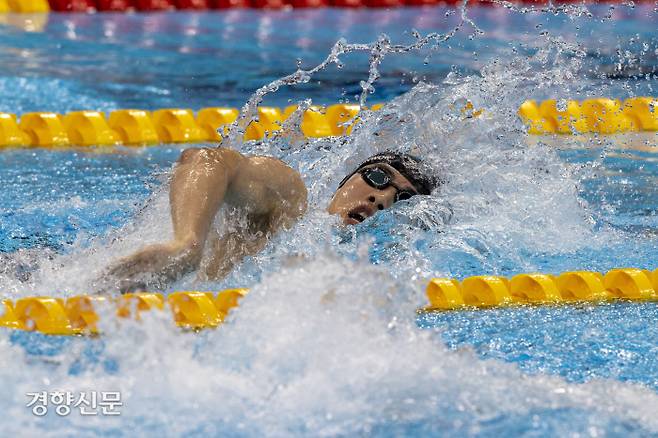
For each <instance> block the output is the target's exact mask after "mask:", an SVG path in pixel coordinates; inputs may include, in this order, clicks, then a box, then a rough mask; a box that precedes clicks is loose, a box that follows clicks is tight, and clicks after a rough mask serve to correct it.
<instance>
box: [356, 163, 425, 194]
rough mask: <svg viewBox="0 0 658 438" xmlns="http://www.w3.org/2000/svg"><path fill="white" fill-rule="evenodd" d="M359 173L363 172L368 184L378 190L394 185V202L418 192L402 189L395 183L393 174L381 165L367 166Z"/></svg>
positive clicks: (362, 174) (362, 176) (362, 175)
mask: <svg viewBox="0 0 658 438" xmlns="http://www.w3.org/2000/svg"><path fill="white" fill-rule="evenodd" d="M359 173H360V174H361V178H363V180H364V181H365V182H366V184H368V185H369V186H370V187H373V188H375V189H377V190H384V189H386V188H388V187H394V188H395V190H396V192H395V198H394V201H393V202H398V201H404V200H406V199H409V198H411V197H412V196H414V195H417V194H418V193H416V192H413V191H411V190H406V189H401V188H400V187H398V186H397V185H395V184H394V183H393V179H392V178H391V175H389V173H388V172H386V171H385V170H384V169H382V168H381V167H366V168H364V169H361V170H359Z"/></svg>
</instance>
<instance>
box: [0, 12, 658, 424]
mask: <svg viewBox="0 0 658 438" xmlns="http://www.w3.org/2000/svg"><path fill="white" fill-rule="evenodd" d="M590 11H591V13H592V15H593V17H587V16H584V15H583V16H574V15H565V14H557V15H555V14H547V13H544V14H540V13H533V14H521V13H518V12H513V11H507V10H504V9H502V8H486V7H485V8H470V9H469V10H468V15H469V17H470V18H471V19H472V20H473V21H474V22H475V24H477V26H478V27H479V28H480V29H481V30H482V31H483V32H484V33H483V34H482V35H473V28H472V27H470V26H465V27H464V28H463V29H462V30H461V31H459V32H458V33H457V34H456V35H455V36H454V37H453V38H452V39H450V40H448V41H447V42H446V43H444V44H441V45H439V46H435V47H434V48H431V49H425V50H423V51H420V52H413V53H410V54H405V55H390V56H388V57H386V59H385V60H384V61H383V63H382V64H381V66H380V67H379V70H380V73H381V79H380V80H379V81H378V82H377V83H375V90H374V93H372V94H370V95H369V96H368V98H369V100H370V101H372V102H375V101H387V102H389V101H390V102H391V103H390V104H388V105H387V106H386V107H385V108H384V109H383V110H381V111H380V112H377V113H371V114H368V115H366V116H365V119H364V123H363V124H362V125H361V126H360V127H359V128H357V129H356V130H355V132H354V134H353V135H352V136H351V137H350V138H349V139H331V138H329V139H317V140H311V141H308V142H307V141H304V140H301V139H299V138H298V136H296V135H295V133H294V129H292V130H291V131H290V132H285V133H284V134H283V135H282V136H280V137H278V138H274V139H271V140H268V141H266V142H264V143H250V144H244V145H240V148H241V150H242V151H243V152H247V153H249V152H260V153H266V154H269V155H274V156H277V157H279V158H282V159H283V160H284V161H286V162H287V163H290V165H291V166H292V167H293V168H295V169H297V170H299V171H300V173H301V174H302V177H303V179H304V180H305V182H306V184H307V186H308V188H309V197H310V209H309V212H308V213H307V215H306V216H305V218H304V220H303V221H301V222H300V223H299V224H297V225H296V226H295V228H294V229H293V230H292V231H291V232H288V233H281V234H280V235H277V236H275V237H274V239H273V241H272V242H271V243H270V244H269V245H268V247H267V248H266V249H265V251H264V252H263V253H262V254H260V255H258V256H256V257H250V258H247V259H246V260H244V262H243V263H242V264H241V265H240V266H239V267H238V268H237V269H236V270H235V271H234V272H233V273H232V274H231V275H229V277H227V278H226V279H223V280H220V281H209V280H207V279H204V278H202V277H198V276H197V275H195V274H190V275H188V276H186V277H184V278H183V279H181V280H180V281H178V282H177V283H176V284H173V285H172V286H171V288H170V290H219V289H221V288H226V287H236V286H247V287H251V292H250V294H249V296H248V297H247V298H246V299H244V300H243V301H242V303H241V305H240V308H239V309H238V311H237V312H235V313H234V314H233V315H232V317H231V318H230V319H229V321H228V322H227V323H226V324H225V325H224V326H223V327H221V328H220V329H218V330H214V331H205V332H202V333H198V334H192V333H184V332H181V331H179V330H178V329H176V328H175V327H174V325H173V324H172V323H171V322H170V315H159V314H157V313H154V314H151V315H146V316H145V317H144V321H142V322H141V323H138V322H134V321H119V320H116V319H115V318H114V317H112V315H111V314H110V313H109V311H108V313H107V314H104V317H103V324H104V325H103V328H104V331H105V332H106V333H105V334H104V335H103V336H102V337H101V338H98V339H88V338H60V337H47V336H43V335H39V334H35V333H25V332H9V331H6V330H3V331H0V383H1V384H2V386H3V388H6V389H5V390H4V391H3V394H4V395H3V398H2V399H0V407H2V409H3V411H5V412H7V415H6V417H5V418H6V420H4V421H2V422H0V432H1V433H2V435H3V436H4V435H9V434H10V433H12V434H22V435H25V434H27V435H36V434H37V433H38V434H40V435H43V436H50V435H58V436H62V435H64V436H68V435H72V434H74V433H76V432H75V431H79V430H83V431H84V433H85V434H87V435H98V436H105V435H107V436H123V435H140V436H141V435H148V436H151V435H163V436H179V435H183V434H185V435H189V436H201V435H204V436H205V435H222V436H260V435H267V436H282V435H313V436H327V435H330V436H334V435H355V434H358V435H364V434H368V435H376V436H400V435H418V436H425V435H440V436H464V435H469V436H500V435H523V436H526V435H527V436H547V435H551V436H554V435H569V436H601V435H603V436H621V435H623V436H650V435H657V434H658V420H656V417H655V412H656V410H657V409H658V363H657V361H656V357H658V324H657V323H656V321H658V307H657V306H656V305H655V303H642V304H640V303H616V304H610V305H605V306H589V305H579V306H569V307H566V306H565V307H559V306H558V307H530V308H521V309H492V310H486V311H469V312H453V313H431V314H419V315H417V314H416V312H415V311H416V309H417V308H418V307H421V306H423V305H425V304H426V299H425V298H424V296H423V287H424V285H425V284H426V281H427V279H429V278H431V277H432V276H449V277H454V278H464V277H467V276H469V275H477V274H482V273H493V274H499V275H507V276H511V275H514V274H516V273H519V272H531V271H539V272H547V273H558V272H562V271H566V270H575V269H587V270H599V271H606V270H608V269H611V268H613V267H620V266H633V267H639V268H647V269H655V268H656V267H657V266H656V265H655V260H656V259H658V257H657V256H658V232H656V230H657V229H658V228H657V227H658V219H657V213H656V212H657V208H656V207H657V206H658V188H657V187H658V184H656V183H657V182H658V181H657V180H658V177H657V175H658V155H656V144H657V143H656V139H657V137H656V135H655V134H653V133H645V134H628V135H624V136H621V135H618V136H610V137H601V138H598V137H596V136H592V137H589V136H578V137H573V138H572V137H568V138H567V137H561V138H557V139H556V138H549V137H546V138H544V137H536V138H530V137H527V136H526V135H525V134H524V129H523V126H522V125H521V123H520V121H519V120H518V118H517V116H516V109H517V108H518V106H519V105H520V103H521V102H522V101H523V100H524V99H526V98H535V99H543V98H548V97H556V98H578V99H582V98H586V97H590V96H609V97H618V98H625V97H628V96H632V95H655V94H656V90H655V87H656V85H657V82H656V72H657V71H658V40H657V39H656V34H655V29H656V25H657V24H658V13H657V11H656V9H655V6H654V5H649V4H640V5H639V6H636V7H634V8H631V7H628V6H619V7H616V8H615V9H614V10H611V9H610V8H609V6H604V5H600V6H594V7H590ZM608 15H610V17H608ZM458 20H459V13H454V11H453V10H451V9H444V8H431V9H420V8H419V9H416V8H405V9H400V10H394V11H379V10H358V11H349V10H333V9H328V10H313V11H269V12H267V11H229V12H221V13H220V12H212V13H201V14H199V13H180V12H177V13H161V14H128V15H125V14H97V15H77V14H66V15H64V14H61V15H60V14H51V15H50V16H49V17H48V20H47V24H45V26H44V27H43V29H41V31H39V32H30V33H27V32H25V31H23V30H20V29H19V28H17V27H16V26H13V25H12V26H10V25H6V26H2V27H0V58H1V64H0V65H1V66H2V67H0V96H1V97H2V99H0V111H9V112H15V113H23V112H27V111H36V110H41V111H58V112H65V111H69V110H75V109H100V110H104V111H109V110H112V109H116V108H127V107H139V108H145V109H154V108H161V107H191V108H195V109H198V108H201V107H205V106H219V105H222V106H241V105H242V104H243V103H244V102H245V101H246V100H247V98H249V96H250V95H251V94H252V93H253V92H254V91H255V89H256V88H258V87H260V86H262V85H263V84H265V83H267V82H269V81H271V80H274V79H276V78H278V77H280V76H283V75H285V74H288V73H291V72H293V71H294V69H295V68H296V62H297V59H298V58H300V59H301V65H302V66H303V67H304V68H308V67H311V66H313V65H315V64H317V63H319V62H320V61H321V60H322V59H323V58H324V57H325V56H326V55H327V53H328V51H329V49H330V48H331V46H332V44H333V43H334V42H335V41H336V40H337V39H338V38H339V37H345V38H346V40H347V41H349V42H370V41H374V40H375V39H376V38H377V36H378V35H379V34H380V33H382V32H384V33H386V34H388V36H389V37H390V38H391V40H392V41H395V42H403V43H410V42H412V40H413V37H412V33H411V30H412V29H414V28H415V29H416V30H418V31H419V32H421V33H422V34H426V33H428V32H432V31H438V32H447V31H448V30H449V29H450V28H451V27H452V26H455V25H456V23H457V22H458ZM343 62H344V66H343V67H342V68H340V69H339V68H335V67H331V68H330V69H328V70H325V71H324V72H322V73H320V74H319V75H318V76H314V77H313V78H312V80H311V81H309V82H308V83H306V84H300V85H296V86H293V87H284V88H281V89H280V90H278V92H276V93H273V94H270V95H267V96H265V100H264V102H265V104H270V105H281V106H283V105H288V104H290V103H295V102H297V101H299V100H301V99H306V98H312V99H313V102H314V103H319V104H329V103H334V102H337V101H339V100H341V101H354V99H355V96H356V95H358V94H360V93H361V91H362V87H361V85H360V81H362V80H365V79H367V77H368V71H367V70H368V56H367V55H366V54H363V53H353V54H350V55H348V56H346V57H344V59H343ZM465 99H468V100H470V101H472V102H473V103H474V105H475V106H476V107H478V108H485V109H486V113H485V116H484V117H479V118H469V119H464V117H463V115H462V114H461V113H460V111H458V110H455V108H457V107H459V104H460V103H462V102H463V101H464V100H465ZM187 146H189V145H164V146H158V147H149V148H127V147H120V148H116V149H102V148H101V149H95V148H90V149H69V150H44V149H12V150H5V151H2V153H1V154H0V184H1V186H2V187H3V188H4V190H2V191H0V217H1V218H2V219H1V220H0V257H2V261H3V263H2V268H0V282H1V284H2V290H3V295H2V296H3V297H9V298H17V297H21V296H29V295H36V294H46V295H56V296H70V295H75V294H80V293H87V292H89V291H92V290H93V289H94V286H95V284H96V283H95V282H96V280H97V279H98V278H99V276H102V272H103V269H104V268H105V267H106V266H107V265H108V263H110V262H111V261H112V260H114V259H116V258H118V257H120V256H123V255H127V254H129V253H130V252H132V251H134V250H136V249H137V248H139V247H141V246H142V245H144V244H145V243H149V242H155V241H159V240H161V239H163V238H167V237H168V236H170V235H171V225H170V219H169V211H168V199H167V198H168V196H167V185H168V179H169V176H170V174H171V167H172V164H173V163H174V162H175V161H176V159H177V158H178V156H179V154H180V151H181V150H183V149H184V148H185V147H187ZM389 148H393V149H397V150H403V151H408V150H411V151H413V152H414V153H417V154H419V155H422V156H423V157H426V159H427V160H428V161H429V162H430V163H432V165H433V166H434V167H435V168H436V171H437V172H439V173H440V174H441V176H442V178H443V179H444V180H445V181H446V183H445V184H444V185H443V186H442V187H440V188H439V189H438V190H437V191H436V193H435V194H434V195H433V196H432V197H416V198H412V200H410V201H409V202H403V203H400V204H398V205H396V206H395V207H394V208H392V209H389V210H386V211H384V212H380V213H379V214H378V215H376V216H374V217H372V218H370V219H368V220H367V221H365V222H364V223H362V224H360V225H358V226H356V227H352V228H351V229H344V228H342V227H340V226H338V224H337V223H336V220H335V218H332V217H330V216H329V215H328V214H326V213H325V212H324V208H323V206H324V205H326V202H327V201H328V199H329V198H330V196H331V194H332V191H333V188H334V187H335V186H336V184H337V183H338V181H340V179H342V175H343V174H344V173H345V172H346V171H348V170H349V169H351V168H352V167H353V166H354V165H355V164H357V163H358V162H359V161H360V160H362V159H363V158H365V157H367V156H368V155H370V154H372V153H374V152H376V151H379V150H384V149H389ZM232 219H234V217H233V213H232V212H226V213H223V214H221V215H220V217H219V218H218V220H217V222H216V224H215V226H214V227H215V229H217V230H221V229H222V228H223V227H224V226H225V223H226V221H230V220H232ZM41 390H48V391H54V390H63V391H88V390H98V391H120V392H121V394H122V399H123V402H124V407H123V409H122V415H121V416H119V417H102V416H99V417H93V418H92V417H86V418H83V417H80V416H78V415H77V412H75V411H74V412H73V413H72V414H71V415H70V416H67V417H60V416H58V415H56V414H55V413H54V412H51V413H49V414H48V415H47V416H45V417H44V418H37V417H35V416H33V415H32V413H31V412H30V410H29V408H26V407H25V405H26V404H27V402H28V401H29V399H28V398H27V397H26V396H25V394H26V393H27V392H34V391H41ZM9 419H11V420H9ZM77 433H78V434H79V432H77Z"/></svg>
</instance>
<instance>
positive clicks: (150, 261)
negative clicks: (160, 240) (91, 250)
mask: <svg viewBox="0 0 658 438" xmlns="http://www.w3.org/2000/svg"><path fill="white" fill-rule="evenodd" d="M198 257H199V255H198V253H195V252H194V251H191V250H190V249H189V248H187V247H185V246H181V245H179V244H177V243H176V242H173V243H165V244H156V245H151V246H147V247H146V248H144V249H142V250H140V251H139V252H137V253H135V254H133V255H131V256H130V257H124V258H122V259H119V260H118V261H117V262H115V263H114V264H113V265H111V266H110V267H109V268H107V269H106V270H105V271H103V273H102V275H101V277H100V278H99V280H98V281H97V283H96V285H97V289H98V293H108V292H109V293H112V292H117V291H118V292H121V293H128V292H143V291H147V290H163V289H166V287H167V285H168V284H169V283H171V282H173V281H176V280H177V279H178V278H179V277H180V276H182V275H184V274H186V273H187V272H190V271H191V270H193V269H194V268H195V267H196V265H197V264H198V260H197V259H198Z"/></svg>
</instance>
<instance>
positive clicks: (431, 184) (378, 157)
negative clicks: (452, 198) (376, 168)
mask: <svg viewBox="0 0 658 438" xmlns="http://www.w3.org/2000/svg"><path fill="white" fill-rule="evenodd" d="M377 163H384V164H388V165H389V166H391V167H392V168H393V169H395V170H397V171H398V172H400V174H401V175H402V176H404V177H405V178H407V179H408V180H409V182H410V183H411V185H413V186H414V188H415V189H416V191H417V192H418V193H420V194H421V195H429V194H431V193H432V189H434V188H435V187H436V186H437V185H439V183H440V180H439V179H438V178H436V177H434V176H432V175H429V174H428V173H427V171H428V170H430V169H428V166H427V165H425V164H424V163H423V161H422V160H421V159H420V158H417V157H414V156H413V155H409V154H399V153H396V152H382V153H379V154H375V155H373V156H372V157H370V158H368V159H367V160H366V161H364V162H363V163H361V164H359V167H357V168H356V169H355V170H354V171H353V172H352V173H350V174H349V175H347V176H346V177H345V178H343V180H342V181H341V182H340V184H338V188H341V187H342V186H343V184H345V183H346V182H347V180H348V179H350V178H351V177H352V175H354V174H355V173H357V172H358V171H359V170H361V169H363V168H364V167H366V166H370V165H372V164H377Z"/></svg>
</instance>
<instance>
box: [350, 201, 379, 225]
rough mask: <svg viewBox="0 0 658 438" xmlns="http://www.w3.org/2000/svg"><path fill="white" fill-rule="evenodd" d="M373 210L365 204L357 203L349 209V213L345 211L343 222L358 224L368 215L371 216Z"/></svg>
mask: <svg viewBox="0 0 658 438" xmlns="http://www.w3.org/2000/svg"><path fill="white" fill-rule="evenodd" d="M373 213H374V211H373V210H372V208H369V207H368V206H367V205H359V206H358V207H356V208H353V209H352V210H350V212H349V213H347V219H345V223H346V224H348V225H355V224H360V223H361V222H363V221H364V220H366V219H367V218H369V217H370V216H372V215H373Z"/></svg>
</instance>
